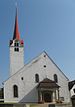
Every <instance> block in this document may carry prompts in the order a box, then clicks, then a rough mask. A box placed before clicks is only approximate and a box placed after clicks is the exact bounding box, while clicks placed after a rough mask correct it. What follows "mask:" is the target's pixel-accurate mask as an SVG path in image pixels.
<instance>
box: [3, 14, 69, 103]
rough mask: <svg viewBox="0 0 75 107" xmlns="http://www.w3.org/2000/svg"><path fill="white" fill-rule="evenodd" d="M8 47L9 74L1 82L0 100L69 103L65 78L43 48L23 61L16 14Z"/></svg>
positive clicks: (22, 44)
mask: <svg viewBox="0 0 75 107" xmlns="http://www.w3.org/2000/svg"><path fill="white" fill-rule="evenodd" d="M9 48H10V77H9V78H8V79H7V80H6V81H5V82H4V102H13V103H20V102H21V103H38V102H39V103H41V102H57V101H62V102H67V103H68V102H70V93H69V89H68V82H69V79H68V78H67V77H66V76H65V74H64V73H63V72H62V71H61V70H60V68H59V67H58V66H57V65H56V64H55V63H54V61H53V60H52V59H51V58H50V57H49V56H48V54H47V53H46V52H45V51H44V52H42V53H41V54H40V55H38V56H37V57H36V58H34V59H33V60H32V61H31V62H30V63H28V64H24V42H23V40H21V39H20V34H19V31H18V19H17V14H16V18H15V27H14V34H13V39H12V40H10V44H9Z"/></svg>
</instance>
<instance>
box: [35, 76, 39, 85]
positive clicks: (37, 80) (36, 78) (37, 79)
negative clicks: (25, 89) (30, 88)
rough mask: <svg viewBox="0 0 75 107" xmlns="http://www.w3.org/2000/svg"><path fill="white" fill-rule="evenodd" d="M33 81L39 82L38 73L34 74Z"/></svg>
mask: <svg viewBox="0 0 75 107" xmlns="http://www.w3.org/2000/svg"><path fill="white" fill-rule="evenodd" d="M35 82H36V83H38V82H39V75H38V74H35Z"/></svg>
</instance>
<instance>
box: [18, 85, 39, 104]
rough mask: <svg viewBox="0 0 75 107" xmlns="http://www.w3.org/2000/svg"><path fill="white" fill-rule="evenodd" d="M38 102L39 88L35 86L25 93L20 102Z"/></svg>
mask: <svg viewBox="0 0 75 107" xmlns="http://www.w3.org/2000/svg"><path fill="white" fill-rule="evenodd" d="M27 102H29V103H31V102H35V103H36V102H38V90H37V89H36V87H34V88H33V89H32V90H31V91H30V92H29V93H28V94H27V95H25V96H24V97H23V98H22V99H21V100H20V101H19V103H27Z"/></svg>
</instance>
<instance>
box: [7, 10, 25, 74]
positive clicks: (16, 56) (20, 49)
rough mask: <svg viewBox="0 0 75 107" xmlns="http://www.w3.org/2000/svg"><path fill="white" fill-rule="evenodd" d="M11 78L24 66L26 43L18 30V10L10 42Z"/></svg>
mask: <svg viewBox="0 0 75 107" xmlns="http://www.w3.org/2000/svg"><path fill="white" fill-rule="evenodd" d="M9 47H10V76H11V75H13V74H15V73H16V72H17V71H18V70H20V69H21V68H22V67H23V66H24V42H23V40H21V38H20V33H19V30H18V17H17V10H16V17H15V26H14V33H13V38H12V40H10V44H9Z"/></svg>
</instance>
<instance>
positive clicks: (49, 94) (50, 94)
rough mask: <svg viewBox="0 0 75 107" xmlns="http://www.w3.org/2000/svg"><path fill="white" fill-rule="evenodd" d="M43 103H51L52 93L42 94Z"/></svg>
mask: <svg viewBox="0 0 75 107" xmlns="http://www.w3.org/2000/svg"><path fill="white" fill-rule="evenodd" d="M43 100H44V102H52V92H48V91H47V92H43Z"/></svg>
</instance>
